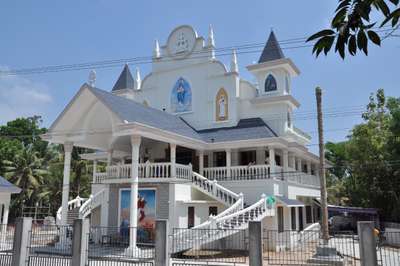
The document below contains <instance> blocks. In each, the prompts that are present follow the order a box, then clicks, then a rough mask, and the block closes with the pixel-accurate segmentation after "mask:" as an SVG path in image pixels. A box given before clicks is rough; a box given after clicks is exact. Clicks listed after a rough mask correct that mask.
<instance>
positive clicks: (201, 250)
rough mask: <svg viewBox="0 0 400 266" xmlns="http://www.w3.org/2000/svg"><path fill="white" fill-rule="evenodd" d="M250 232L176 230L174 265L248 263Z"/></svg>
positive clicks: (172, 245) (172, 238)
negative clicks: (248, 233)
mask: <svg viewBox="0 0 400 266" xmlns="http://www.w3.org/2000/svg"><path fill="white" fill-rule="evenodd" d="M248 253H249V252H248V235H247V230H238V229H186V228H174V229H173V231H172V234H171V235H170V256H171V259H172V260H173V264H176V265H190V264H199V263H200V264H201V263H203V264H204V263H206V264H207V265H209V264H210V263H211V264H212V263H214V262H215V263H224V264H226V263H228V264H235V263H246V262H247V261H248Z"/></svg>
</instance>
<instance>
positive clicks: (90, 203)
mask: <svg viewBox="0 0 400 266" xmlns="http://www.w3.org/2000/svg"><path fill="white" fill-rule="evenodd" d="M104 193H105V190H104V189H102V190H100V191H99V192H97V193H96V194H94V195H90V197H89V199H88V200H87V201H85V202H84V203H83V204H82V206H81V207H80V208H79V218H81V219H83V218H86V217H87V216H88V215H89V214H90V213H91V211H92V209H93V208H96V207H97V206H98V205H100V204H101V203H102V201H103V200H104V197H105V195H104Z"/></svg>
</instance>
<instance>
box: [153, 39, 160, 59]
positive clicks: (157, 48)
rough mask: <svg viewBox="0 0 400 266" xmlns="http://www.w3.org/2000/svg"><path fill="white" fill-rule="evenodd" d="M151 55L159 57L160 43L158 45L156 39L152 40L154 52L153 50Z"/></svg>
mask: <svg viewBox="0 0 400 266" xmlns="http://www.w3.org/2000/svg"><path fill="white" fill-rule="evenodd" d="M153 56H154V58H160V57H161V53H160V45H159V43H158V40H157V39H156V40H155V41H154V52H153Z"/></svg>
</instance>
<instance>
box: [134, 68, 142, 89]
mask: <svg viewBox="0 0 400 266" xmlns="http://www.w3.org/2000/svg"><path fill="white" fill-rule="evenodd" d="M135 81H136V89H137V90H140V87H141V85H142V79H141V78H140V71H139V68H138V67H137V68H136V77H135Z"/></svg>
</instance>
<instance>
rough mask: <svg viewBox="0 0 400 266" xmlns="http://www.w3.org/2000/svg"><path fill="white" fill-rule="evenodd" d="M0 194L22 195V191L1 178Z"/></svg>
mask: <svg viewBox="0 0 400 266" xmlns="http://www.w3.org/2000/svg"><path fill="white" fill-rule="evenodd" d="M0 192H8V193H20V192H21V189H20V188H19V187H17V186H15V185H13V184H11V183H10V182H8V180H7V179H5V178H4V177H2V176H0Z"/></svg>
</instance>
